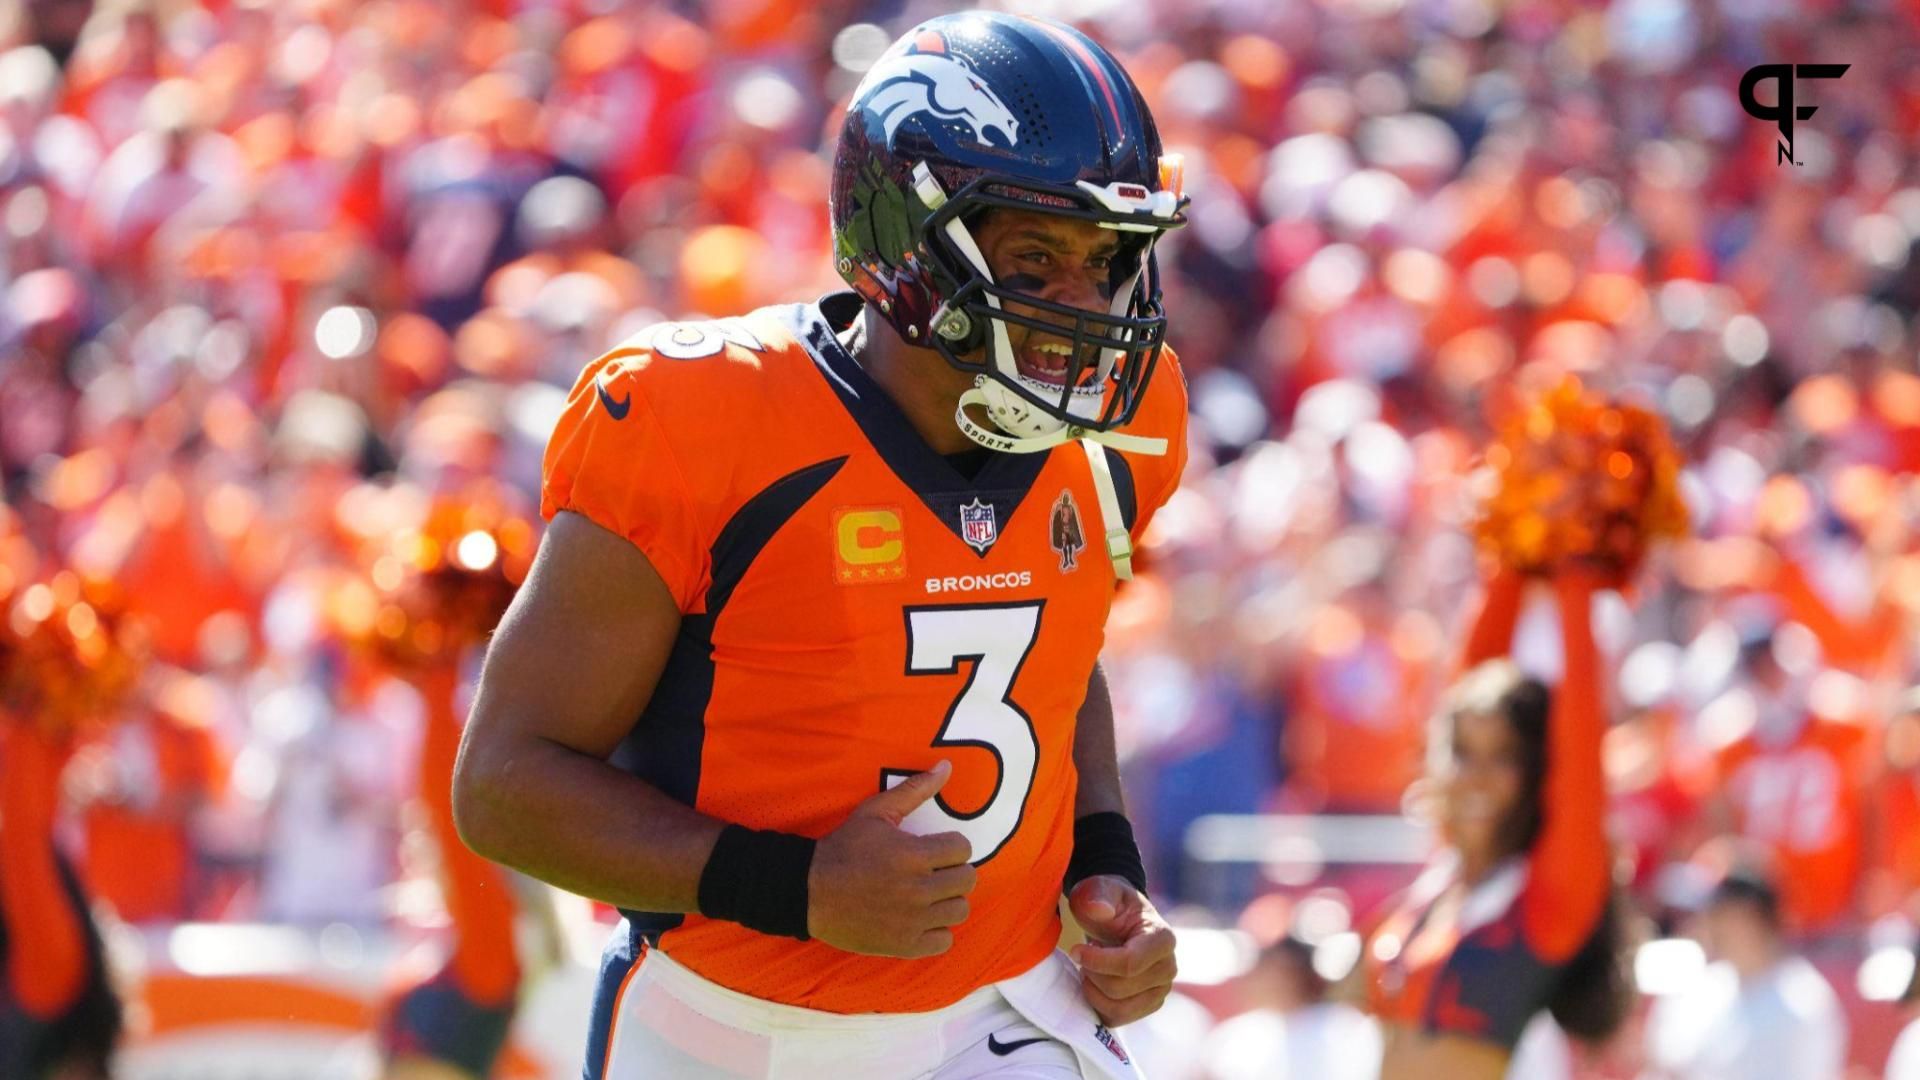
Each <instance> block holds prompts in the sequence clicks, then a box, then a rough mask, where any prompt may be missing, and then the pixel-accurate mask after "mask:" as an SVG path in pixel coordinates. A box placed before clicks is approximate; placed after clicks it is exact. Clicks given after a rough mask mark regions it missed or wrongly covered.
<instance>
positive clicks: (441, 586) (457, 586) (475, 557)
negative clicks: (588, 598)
mask: <svg viewBox="0 0 1920 1080" xmlns="http://www.w3.org/2000/svg"><path fill="white" fill-rule="evenodd" d="M354 528H356V529H357V530H358V531H360V532H361V535H362V537H363V540H364V543H363V545H362V551H361V554H362V559H361V562H362V566H363V573H362V574H361V575H360V576H359V577H358V578H355V579H353V580H351V581H348V582H345V583H343V584H342V586H341V587H340V588H339V589H338V590H337V595H335V596H334V597H333V598H332V599H331V601H330V603H329V605H328V606H329V609H330V610H331V612H332V614H333V616H334V618H333V622H334V626H335V627H336V629H338V630H339V631H340V633H341V634H342V635H343V636H344V637H346V638H347V639H348V640H349V641H352V642H354V643H356V644H358V645H360V646H361V647H364V648H368V649H371V650H372V651H373V652H375V653H376V654H377V655H378V656H380V658H381V659H382V660H384V661H385V662H387V663H388V664H391V665H393V666H395V667H402V668H412V667H420V666H425V665H429V664H434V663H444V662H446V661H447V660H450V659H452V658H454V657H456V656H458V655H459V654H460V652H461V651H462V650H465V649H467V648H469V647H471V646H473V645H476V644H478V643H479V642H481V641H484V640H485V639H486V637H487V635H488V634H490V633H492V632H493V628H494V627H495V626H496V625H498V624H499V622H500V617H501V616H502V615H504V614H505V613H506V610H507V605H508V604H509V603H510V602H512V600H513V594H514V591H515V590H517V589H518V588H519V587H520V583H521V582H522V581H524V580H526V576H527V570H528V569H529V568H530V567H531V566H532V564H533V555H534V550H535V549H536V548H537V547H538V545H539V530H538V528H537V525H536V519H535V518H534V517H533V516H532V514H531V513H529V512H528V510H527V509H526V507H525V505H524V503H523V501H522V500H521V499H520V498H518V496H517V495H516V494H515V493H514V492H513V491H512V489H510V488H507V487H506V486H504V485H502V484H499V483H496V482H492V481H485V482H481V483H478V484H475V485H473V486H470V487H468V488H466V489H464V490H462V491H459V492H457V493H454V494H451V495H446V496H442V497H439V498H436V499H432V500H427V499H425V498H422V497H419V493H418V492H417V491H412V490H408V489H393V490H390V491H387V492H384V493H375V494H371V495H368V496H367V498H366V499H364V500H363V506H362V509H361V512H360V513H359V514H358V515H357V517H356V524H355V525H354Z"/></svg>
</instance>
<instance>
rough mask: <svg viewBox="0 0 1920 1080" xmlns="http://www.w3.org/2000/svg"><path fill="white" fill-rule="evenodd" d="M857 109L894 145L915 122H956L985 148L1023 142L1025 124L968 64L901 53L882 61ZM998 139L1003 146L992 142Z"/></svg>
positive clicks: (863, 87)
mask: <svg viewBox="0 0 1920 1080" xmlns="http://www.w3.org/2000/svg"><path fill="white" fill-rule="evenodd" d="M853 101H854V107H855V108H857V109H865V110H866V111H867V112H869V113H871V114H873V116H875V117H876V118H877V119H878V120H879V122H880V125H881V128H882V130H883V131H884V132H885V133H886V134H885V137H886V141H887V145H889V146H891V145H893V133H894V132H895V131H897V130H899V127H900V125H901V124H903V123H905V122H906V121H907V120H909V119H911V118H912V117H915V116H922V115H931V116H933V117H934V118H935V119H937V120H956V121H959V122H960V123H963V124H966V125H967V126H968V127H969V128H971V129H972V130H973V140H974V141H975V142H977V143H980V144H982V145H989V144H992V143H994V142H996V141H997V142H998V144H999V145H1001V146H1005V147H1012V146H1013V145H1014V144H1015V143H1016V142H1018V141H1019V136H1020V121H1018V120H1016V119H1014V115H1013V110H1012V109H1009V108H1007V106H1006V105H1005V103H1003V102H1002V101H1001V100H1000V98H999V96H998V95H996V94H995V93H994V92H993V90H992V89H991V88H989V87H988V86H987V84H986V83H985V82H983V81H981V79H980V78H979V77H978V76H976V75H974V73H973V72H971V71H969V70H967V67H966V65H965V64H962V63H960V62H959V61H958V60H955V59H954V58H953V57H951V56H943V55H936V54H932V53H924V52H913V53H902V54H898V55H895V56H890V57H886V58H883V59H882V60H881V61H880V62H879V63H877V64H875V65H874V66H873V69H872V70H870V71H868V72H867V77H866V78H865V79H862V80H861V81H860V87H859V89H857V90H855V91H854V92H853ZM989 133H995V134H998V136H999V138H998V140H994V139H989V138H988V137H987V136H988V134H989Z"/></svg>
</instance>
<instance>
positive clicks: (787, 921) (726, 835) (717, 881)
mask: <svg viewBox="0 0 1920 1080" xmlns="http://www.w3.org/2000/svg"><path fill="white" fill-rule="evenodd" d="M814 843H815V842H814V841H813V840H811V839H809V838H807V837H805V836H795V835H793V834H792V833H783V832H763V831H759V830H755V829H749V828H746V827H745V826H743V825H729V826H727V827H726V828H724V829H722V830H720V839H719V840H718V841H716V842H715V843H714V845H713V854H712V855H709V856H708V857H707V865H706V867H705V868H704V869H702V870H701V871H700V891H699V896H698V903H699V905H700V914H702V915H705V916H706V917H707V918H709V919H725V920H726V921H728V922H735V923H739V924H740V925H741V926H744V927H746V928H747V929H749V930H758V931H760V932H761V933H763V934H775V935H778V936H780V937H790V938H799V939H800V940H801V941H806V940H807V871H808V870H809V869H811V868H812V866H813V848H814Z"/></svg>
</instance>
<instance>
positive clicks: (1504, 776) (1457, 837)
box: [1440, 712, 1526, 860]
mask: <svg viewBox="0 0 1920 1080" xmlns="http://www.w3.org/2000/svg"><path fill="white" fill-rule="evenodd" d="M1521 755H1522V748H1521V745H1520V737H1519V735H1517V734H1516V733H1515V732H1514V730H1513V725H1512V724H1510V723H1508V722H1507V718H1506V717H1504V716H1501V715H1499V714H1497V713H1479V712H1468V713H1461V714H1459V715H1458V716H1455V717H1454V720H1453V759H1452V762H1451V764H1450V767H1449V768H1448V770H1447V773H1446V775H1445V776H1443V777H1441V783H1440V825H1441V828H1442V830H1443V831H1444V832H1445V834H1446V837H1447V840H1448V841H1449V842H1450V843H1452V844H1453V845H1454V847H1456V848H1458V849H1459V850H1460V852H1461V853H1462V854H1463V855H1467V856H1470V857H1474V858H1478V859H1481V860H1488V859H1495V858H1499V857H1502V856H1505V855H1507V854H1509V852H1506V851H1503V850H1501V848H1502V846H1503V845H1504V843H1505V833H1506V830H1507V822H1508V821H1510V820H1511V819H1512V818H1513V815H1514V814H1515V813H1516V812H1517V811H1518V809H1519V806H1520V799H1521V796H1522V793H1523V791H1524V790H1525V787H1526V777H1525V776H1524V769H1525V765H1524V764H1523V761H1522V756H1521Z"/></svg>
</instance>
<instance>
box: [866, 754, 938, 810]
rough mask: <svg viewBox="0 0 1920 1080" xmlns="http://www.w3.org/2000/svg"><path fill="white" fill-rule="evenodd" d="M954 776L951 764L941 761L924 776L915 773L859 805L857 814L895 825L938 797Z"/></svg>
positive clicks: (924, 773)
mask: <svg viewBox="0 0 1920 1080" xmlns="http://www.w3.org/2000/svg"><path fill="white" fill-rule="evenodd" d="M952 775H953V763H952V762H950V761H942V762H940V763H939V764H938V765H935V766H934V767H933V768H931V769H928V770H927V771H926V772H923V773H914V774H913V775H912V776H909V777H907V778H906V779H905V780H902V781H900V782H899V783H897V784H895V785H893V786H892V787H890V788H888V789H887V790H885V791H883V792H881V793H879V794H878V795H874V796H872V797H870V798H868V799H867V801H866V802H863V803H861V804H860V810H859V812H860V813H862V814H867V815H870V816H874V817H882V818H885V819H887V820H888V821H890V822H892V823H893V824H895V825H898V824H900V822H901V821H902V820H904V819H905V818H906V816H907V815H908V814H911V813H913V812H914V811H915V810H916V809H918V808H919V806H920V804H921V803H924V802H926V801H927V800H928V799H931V798H933V797H934V796H935V795H938V794H940V789H941V788H943V787H945V786H946V784H947V777H949V776H952Z"/></svg>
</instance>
